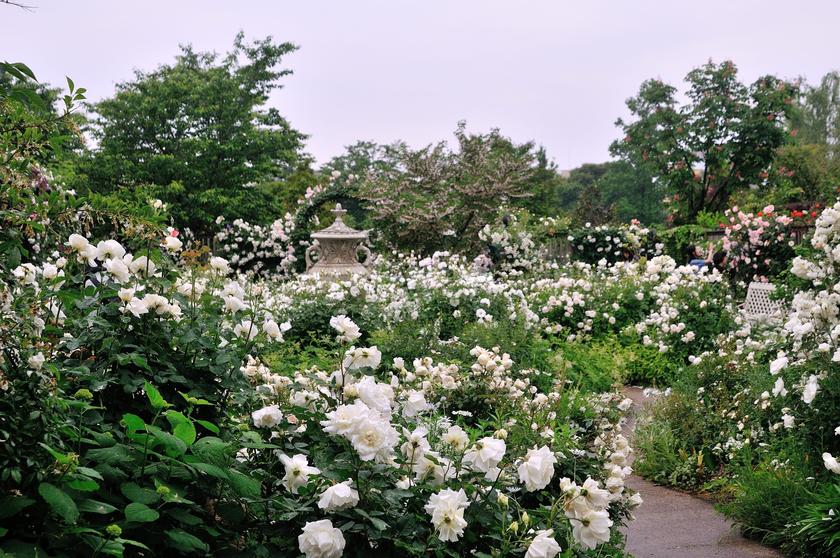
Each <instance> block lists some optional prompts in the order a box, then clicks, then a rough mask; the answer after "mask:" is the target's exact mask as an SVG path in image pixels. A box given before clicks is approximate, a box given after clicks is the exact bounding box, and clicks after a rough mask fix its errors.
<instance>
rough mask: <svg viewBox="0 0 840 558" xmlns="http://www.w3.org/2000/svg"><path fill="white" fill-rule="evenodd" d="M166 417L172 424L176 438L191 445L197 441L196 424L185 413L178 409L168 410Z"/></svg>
mask: <svg viewBox="0 0 840 558" xmlns="http://www.w3.org/2000/svg"><path fill="white" fill-rule="evenodd" d="M166 418H167V420H169V423H170V424H171V425H172V427H173V428H172V433H173V434H174V435H175V437H176V438H178V439H179V440H181V441H182V442H184V443H185V444H187V445H188V446H191V445H192V444H193V442H195V438H196V432H195V425H194V424H193V423H192V421H191V420H190V419H188V418H187V417H185V416H184V415H183V413H179V412H178V411H166Z"/></svg>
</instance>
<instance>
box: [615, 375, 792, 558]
mask: <svg viewBox="0 0 840 558" xmlns="http://www.w3.org/2000/svg"><path fill="white" fill-rule="evenodd" d="M624 395H625V397H629V398H631V399H632V400H633V413H632V414H631V415H630V417H629V419H628V421H627V424H626V425H625V427H624V434H625V436H627V437H628V438H629V439H630V440H631V444H632V436H633V427H634V426H635V422H636V421H635V417H634V415H635V414H636V413H638V412H640V411H641V410H642V408H643V407H644V405H645V403H646V401H650V400H649V399H647V400H646V398H645V396H644V395H643V394H642V390H641V389H640V388H635V387H627V388H625V389H624ZM627 486H629V487H630V488H632V489H633V490H637V491H639V492H640V493H641V494H642V498H643V499H644V503H643V504H642V505H641V507H639V508H638V509H637V510H636V512H635V513H634V515H635V517H636V519H635V520H634V521H631V522H630V525H629V527H628V528H627V551H628V552H630V553H631V554H632V555H633V556H635V557H636V558H671V557H679V558H759V557H761V558H779V557H781V556H782V554H781V553H779V552H778V551H776V550H774V549H772V548H768V547H766V546H763V545H761V544H759V543H756V542H754V541H751V540H749V539H745V538H744V537H743V536H741V534H740V533H739V532H738V531H737V529H735V528H734V527H733V526H732V524H731V523H730V522H729V520H727V519H726V518H725V517H723V516H722V515H720V514H719V513H717V512H716V511H715V509H714V507H713V506H712V504H711V503H709V502H707V501H705V500H703V499H701V498H698V497H696V496H692V495H690V494H685V493H682V492H678V491H676V490H671V489H669V488H665V487H663V486H657V485H655V484H653V483H651V482H648V481H646V480H645V479H643V478H641V477H639V476H637V475H631V476H630V477H629V478H628V479H627Z"/></svg>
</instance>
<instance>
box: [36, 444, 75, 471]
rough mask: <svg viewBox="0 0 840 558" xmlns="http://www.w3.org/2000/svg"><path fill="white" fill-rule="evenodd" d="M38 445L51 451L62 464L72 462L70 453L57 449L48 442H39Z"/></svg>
mask: <svg viewBox="0 0 840 558" xmlns="http://www.w3.org/2000/svg"><path fill="white" fill-rule="evenodd" d="M38 445H39V446H41V447H42V448H44V449H45V450H47V451H48V452H50V455H52V456H53V457H54V458H55V460H56V461H58V462H59V463H61V464H62V465H67V464H68V463H70V461H71V459H70V456H69V455H66V454H63V453H61V452H59V451H56V450H54V449H52V448H51V447H50V446H48V445H47V444H43V443H41V442H39V443H38Z"/></svg>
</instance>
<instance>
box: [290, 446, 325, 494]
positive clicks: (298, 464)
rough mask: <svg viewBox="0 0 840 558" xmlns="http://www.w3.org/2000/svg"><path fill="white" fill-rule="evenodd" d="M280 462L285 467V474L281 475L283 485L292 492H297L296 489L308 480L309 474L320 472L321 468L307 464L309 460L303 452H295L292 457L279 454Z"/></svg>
mask: <svg viewBox="0 0 840 558" xmlns="http://www.w3.org/2000/svg"><path fill="white" fill-rule="evenodd" d="M280 462H281V463H283V466H284V467H285V468H286V474H285V475H284V476H283V486H285V487H286V489H288V491H289V492H291V493H292V494H297V493H298V489H299V488H300V487H301V486H305V485H306V483H308V482H309V475H318V474H320V473H321V470H320V469H318V468H317V467H310V466H309V462H308V461H307V459H306V456H305V455H303V454H297V455H296V456H294V457H289V456H288V455H280Z"/></svg>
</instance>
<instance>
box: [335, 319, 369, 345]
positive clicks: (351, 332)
mask: <svg viewBox="0 0 840 558" xmlns="http://www.w3.org/2000/svg"><path fill="white" fill-rule="evenodd" d="M330 325H331V326H332V327H333V329H335V330H336V331H337V332H338V340H339V341H346V342H348V343H349V342H351V341H355V340H356V339H358V338H359V337H361V336H362V333H361V331H360V330H359V326H357V325H356V324H355V322H353V320H351V319H350V318H348V317H347V316H345V315H344V314H340V315H338V316H333V317H332V318H330Z"/></svg>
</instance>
